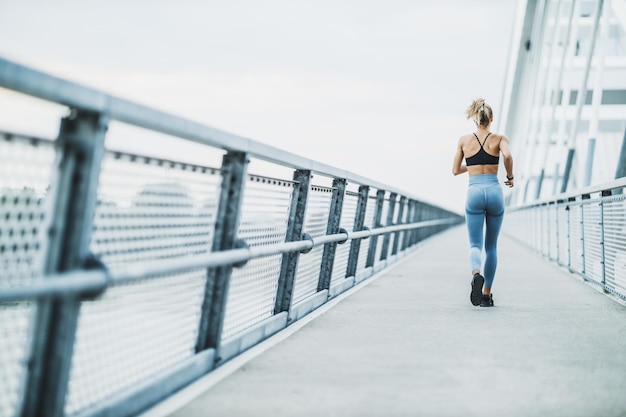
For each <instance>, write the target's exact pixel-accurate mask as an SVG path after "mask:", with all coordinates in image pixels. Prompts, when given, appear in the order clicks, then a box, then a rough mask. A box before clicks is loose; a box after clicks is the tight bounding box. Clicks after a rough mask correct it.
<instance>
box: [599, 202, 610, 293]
mask: <svg viewBox="0 0 626 417" xmlns="http://www.w3.org/2000/svg"><path fill="white" fill-rule="evenodd" d="M610 196H611V190H603V191H602V197H600V265H601V266H600V267H601V268H602V270H601V271H602V280H601V282H602V289H603V290H604V291H606V253H605V244H604V198H605V197H610Z"/></svg>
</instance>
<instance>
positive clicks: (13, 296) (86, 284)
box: [0, 270, 108, 302]
mask: <svg viewBox="0 0 626 417" xmlns="http://www.w3.org/2000/svg"><path fill="white" fill-rule="evenodd" d="M107 284H108V279H107V274H106V272H105V271H98V270H96V271H71V272H65V273H60V274H52V275H47V276H45V277H44V278H43V279H37V280H34V281H28V282H27V283H26V284H23V285H12V286H10V287H6V288H0V302H5V301H18V300H32V299H36V298H43V297H66V296H76V297H80V296H81V295H84V294H85V295H90V294H99V293H101V292H102V291H104V290H105V289H106V288H107Z"/></svg>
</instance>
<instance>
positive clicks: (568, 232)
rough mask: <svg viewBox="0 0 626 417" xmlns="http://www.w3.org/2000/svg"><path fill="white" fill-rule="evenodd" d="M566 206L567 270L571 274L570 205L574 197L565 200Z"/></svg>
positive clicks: (574, 199)
mask: <svg viewBox="0 0 626 417" xmlns="http://www.w3.org/2000/svg"><path fill="white" fill-rule="evenodd" d="M567 201H568V204H567V207H566V208H565V210H567V269H569V271H570V272H572V213H571V210H570V205H571V203H572V202H574V201H576V197H569V198H568V199H567Z"/></svg>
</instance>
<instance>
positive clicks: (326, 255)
mask: <svg viewBox="0 0 626 417" xmlns="http://www.w3.org/2000/svg"><path fill="white" fill-rule="evenodd" d="M345 193H346V180H345V179H343V178H334V179H333V196H332V200H331V202H330V209H329V213H328V226H327V227H326V234H327V235H333V234H336V233H339V227H340V226H341V210H342V209H343V197H344V195H345ZM336 249H337V242H331V243H326V244H325V245H324V252H323V255H322V265H321V268H320V277H319V281H318V283H317V290H318V291H322V290H327V289H329V288H330V279H331V277H332V274H333V264H334V263H335V251H336Z"/></svg>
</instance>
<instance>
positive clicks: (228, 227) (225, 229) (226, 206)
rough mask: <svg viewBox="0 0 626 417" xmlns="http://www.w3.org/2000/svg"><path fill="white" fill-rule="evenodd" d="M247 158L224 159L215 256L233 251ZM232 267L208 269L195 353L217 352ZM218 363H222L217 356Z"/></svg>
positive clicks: (232, 154) (237, 154)
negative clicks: (222, 252) (207, 350)
mask: <svg viewBox="0 0 626 417" xmlns="http://www.w3.org/2000/svg"><path fill="white" fill-rule="evenodd" d="M248 163H249V160H248V154H247V153H245V152H228V153H227V154H226V155H224V157H223V158H222V187H221V190H220V191H221V192H220V197H219V202H218V208H217V217H216V221H215V234H214V238H213V252H220V251H226V250H230V249H234V248H235V245H236V240H237V230H238V228H239V219H240V216H241V204H242V201H243V193H244V187H245V179H246V176H247V169H248ZM232 269H233V267H232V265H226V266H220V267H217V268H209V269H208V271H207V282H206V287H205V294H204V301H203V303H202V316H201V318H200V326H199V331H198V341H197V343H196V351H198V352H199V351H202V350H205V349H209V348H214V349H216V350H217V349H218V348H219V346H220V339H221V335H222V328H223V325H224V313H225V310H226V301H227V298H228V286H229V284H230V276H231V273H232ZM215 360H216V362H217V361H219V360H220V358H219V354H218V355H216V358H215Z"/></svg>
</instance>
